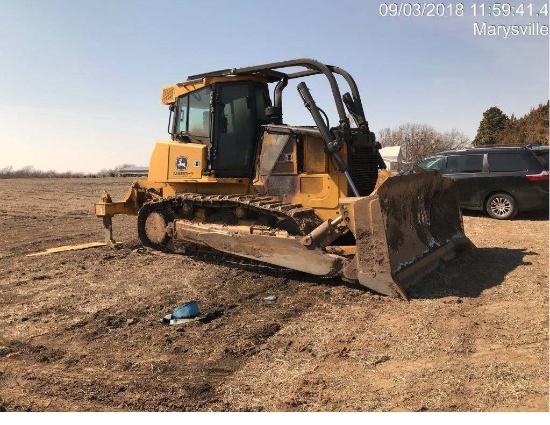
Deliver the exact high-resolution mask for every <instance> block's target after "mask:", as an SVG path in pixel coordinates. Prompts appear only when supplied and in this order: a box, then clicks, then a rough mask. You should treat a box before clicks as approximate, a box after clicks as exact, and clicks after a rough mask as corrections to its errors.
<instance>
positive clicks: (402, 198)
mask: <svg viewBox="0 0 550 425" xmlns="http://www.w3.org/2000/svg"><path fill="white" fill-rule="evenodd" d="M341 207H342V211H343V212H344V216H345V219H346V222H347V223H348V226H349V227H350V229H351V230H352V232H353V233H354V235H355V239H356V244H357V246H356V254H355V257H354V259H353V261H352V262H351V263H350V264H349V265H348V266H347V267H346V269H345V270H344V276H345V277H347V278H351V279H357V280H358V281H359V283H361V284H362V285H364V286H366V287H368V288H370V289H373V290H374V291H377V292H380V293H382V294H386V295H394V296H401V297H403V298H407V296H406V289H407V288H408V287H410V286H411V285H413V284H415V283H417V282H418V281H420V280H421V279H422V278H423V277H425V276H426V275H427V274H429V273H431V272H432V271H434V270H436V269H437V268H438V267H439V264H440V262H441V261H448V260H451V259H453V258H454V257H456V256H457V255H458V254H459V253H460V252H461V251H462V250H463V249H464V248H466V247H469V246H473V245H472V243H471V242H470V241H469V239H468V238H467V237H466V236H465V234H464V228H463V225H462V215H461V213H460V205H459V199H458V192H457V191H456V187H455V184H454V182H453V181H452V180H451V179H446V178H443V177H442V176H441V175H440V174H439V173H438V172H436V171H429V172H421V173H417V174H411V175H406V176H396V177H391V178H389V179H387V180H386V181H385V182H384V183H383V184H382V185H380V187H379V188H378V189H377V190H376V192H375V193H374V194H372V195H371V196H367V197H365V198H361V199H359V200H355V199H353V198H345V199H342V200H341Z"/></svg>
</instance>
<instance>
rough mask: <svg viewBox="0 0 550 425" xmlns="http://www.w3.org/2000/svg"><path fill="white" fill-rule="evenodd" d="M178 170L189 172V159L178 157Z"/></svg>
mask: <svg viewBox="0 0 550 425" xmlns="http://www.w3.org/2000/svg"><path fill="white" fill-rule="evenodd" d="M176 168H177V169H178V170H187V157H185V156H178V158H177V159H176Z"/></svg>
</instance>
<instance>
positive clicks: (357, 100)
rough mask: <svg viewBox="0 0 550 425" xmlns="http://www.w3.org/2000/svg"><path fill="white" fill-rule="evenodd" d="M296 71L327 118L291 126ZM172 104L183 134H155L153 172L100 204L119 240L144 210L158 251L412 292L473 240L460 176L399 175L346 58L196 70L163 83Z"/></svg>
mask: <svg viewBox="0 0 550 425" xmlns="http://www.w3.org/2000/svg"><path fill="white" fill-rule="evenodd" d="M316 75H320V76H324V77H326V80H327V81H328V86H329V88H330V91H331V93H332V98H333V99H334V106H335V108H336V112H337V114H338V124H337V125H336V126H333V127H331V126H330V124H329V119H328V116H327V114H326V113H325V112H324V110H323V109H321V108H320V107H319V106H317V104H316V102H315V101H314V99H313V97H312V94H311V91H310V89H309V88H308V86H307V85H306V83H305V81H304V80H307V78H308V77H311V76H316ZM337 78H338V80H340V81H341V82H342V81H345V82H346V83H347V86H348V87H349V89H348V91H347V92H346V93H345V94H343V95H342V94H341V92H340V87H339V85H338V80H337ZM293 79H300V80H299V81H300V82H299V83H298V84H297V91H298V95H299V96H300V98H301V100H303V103H304V106H305V108H307V110H308V111H309V113H310V114H311V117H312V119H313V122H314V123H315V125H314V126H311V125H309V126H294V125H288V124H284V122H283V107H282V105H283V91H284V89H285V87H286V86H287V85H288V82H289V80H293ZM297 81H298V80H297ZM270 88H271V89H273V101H272V99H271V96H270ZM161 103H162V104H164V105H167V106H168V109H169V118H168V133H169V134H170V138H169V139H167V140H160V141H157V142H156V145H155V147H154V150H153V153H152V156H151V159H150V166H149V173H148V176H147V179H144V180H136V181H134V182H133V183H132V184H131V187H130V188H129V189H128V192H127V194H126V196H125V198H124V199H123V200H122V201H113V200H112V199H111V196H110V195H109V193H108V192H106V191H104V192H103V194H102V196H101V199H100V200H99V201H98V202H97V203H95V205H94V208H95V215H96V216H98V217H101V218H102V219H103V226H104V232H105V238H106V241H107V242H108V244H109V245H111V246H114V245H115V240H114V238H113V223H112V218H113V217H114V216H115V215H117V214H130V215H136V216H137V232H138V236H139V239H140V241H141V243H142V244H143V245H144V246H146V247H149V248H153V249H156V250H161V251H166V252H174V251H176V245H177V244H178V243H180V242H181V243H184V244H185V243H188V244H197V245H202V246H206V247H209V248H211V249H214V250H217V251H221V252H223V253H228V254H231V255H235V256H238V257H244V258H248V259H252V260H254V261H258V262H261V263H267V264H269V265H273V266H277V267H282V268H286V269H292V270H297V271H300V272H304V273H308V274H312V275H316V276H319V277H328V278H340V279H342V280H344V281H347V282H352V283H359V284H360V285H362V286H364V287H366V288H369V289H370V290H372V291H375V292H377V293H379V294H383V295H389V296H396V297H401V298H404V299H407V289H408V288H409V287H410V286H411V285H413V284H415V283H417V282H419V281H420V280H421V279H423V278H424V277H425V276H426V275H427V274H429V273H431V272H432V271H434V270H436V269H437V268H438V267H439V265H440V263H441V262H443V261H449V260H451V259H453V258H455V257H457V256H458V255H459V254H460V253H461V252H462V251H463V250H464V249H465V248H467V247H469V246H471V242H470V241H469V240H468V238H467V237H466V236H465V234H464V228H463V223H462V216H461V212H460V207H459V200H458V196H457V191H456V188H455V186H454V183H453V181H452V180H450V179H444V178H443V177H442V176H441V175H440V174H439V173H438V172H437V171H426V172H422V173H415V174H411V175H407V176H395V177H394V176H392V177H389V178H388V174H387V172H386V171H385V170H384V163H383V161H382V159H381V156H380V153H379V148H380V144H379V143H378V142H377V141H376V138H375V135H374V133H373V132H371V131H370V129H369V124H368V122H367V120H366V118H365V113H364V110H363V105H362V102H361V97H360V94H359V90H358V87H357V84H356V82H355V80H354V79H353V78H352V76H351V75H350V74H349V73H348V72H347V71H345V70H344V69H342V68H340V67H337V66H332V65H327V64H324V63H321V62H319V61H317V60H313V59H293V60H288V61H283V62H274V63H268V64H263V65H255V66H248V67H240V68H229V69H223V70H219V71H213V72H207V73H203V74H198V75H192V76H189V77H188V78H187V80H185V81H183V82H181V83H177V84H173V85H169V86H166V87H163V89H162V95H161ZM350 119H351V122H350Z"/></svg>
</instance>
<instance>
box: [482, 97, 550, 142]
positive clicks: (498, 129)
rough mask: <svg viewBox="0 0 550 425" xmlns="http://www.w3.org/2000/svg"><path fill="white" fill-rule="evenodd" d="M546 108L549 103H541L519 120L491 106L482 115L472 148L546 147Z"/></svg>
mask: <svg viewBox="0 0 550 425" xmlns="http://www.w3.org/2000/svg"><path fill="white" fill-rule="evenodd" d="M548 106H549V102H546V103H544V104H542V103H541V104H540V105H539V106H538V107H537V108H531V111H530V112H529V113H528V114H526V115H524V116H523V117H521V118H516V117H515V115H514V114H512V116H510V117H508V116H507V115H506V114H505V113H504V112H502V110H500V108H498V107H496V106H492V107H491V108H489V109H487V110H486V111H485V112H484V113H483V119H482V120H481V122H480V123H479V128H478V130H477V135H476V137H475V139H474V140H473V144H474V146H486V145H510V144H521V145H528V144H539V145H548Z"/></svg>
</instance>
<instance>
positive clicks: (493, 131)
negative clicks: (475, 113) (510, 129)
mask: <svg viewBox="0 0 550 425" xmlns="http://www.w3.org/2000/svg"><path fill="white" fill-rule="evenodd" d="M507 121H508V117H507V116H506V115H505V114H504V112H502V111H501V110H500V109H499V108H497V107H496V106H492V107H490V108H489V109H487V110H486V111H485V112H484V113H483V119H482V120H481V122H480V123H479V128H478V129H477V135H476V137H475V139H474V146H482V145H495V144H497V143H498V137H497V133H498V132H499V131H500V130H502V129H503V128H504V126H505V125H506V122H507Z"/></svg>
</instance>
